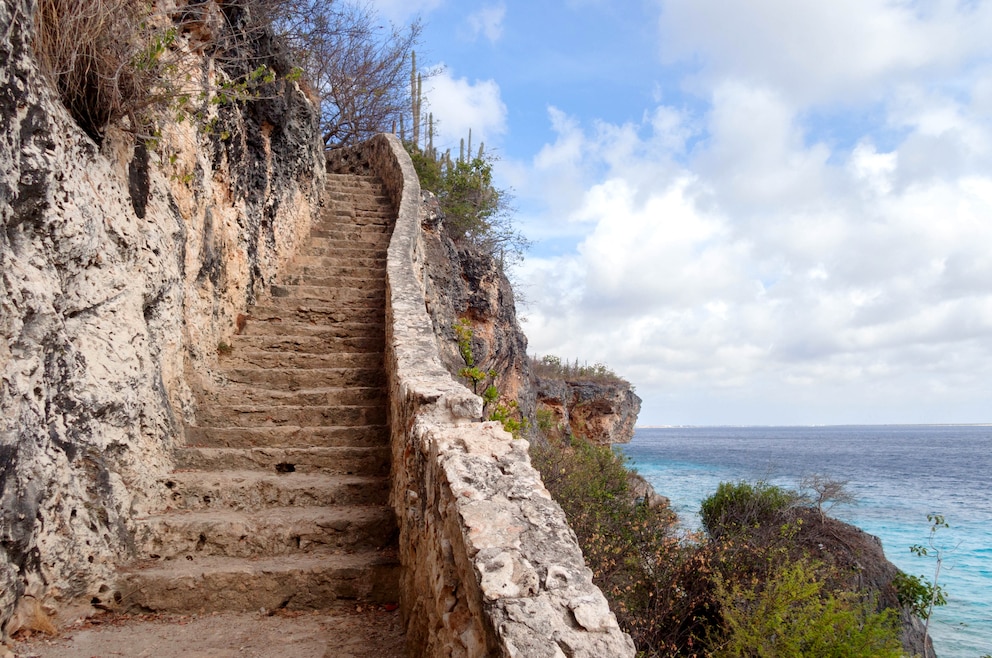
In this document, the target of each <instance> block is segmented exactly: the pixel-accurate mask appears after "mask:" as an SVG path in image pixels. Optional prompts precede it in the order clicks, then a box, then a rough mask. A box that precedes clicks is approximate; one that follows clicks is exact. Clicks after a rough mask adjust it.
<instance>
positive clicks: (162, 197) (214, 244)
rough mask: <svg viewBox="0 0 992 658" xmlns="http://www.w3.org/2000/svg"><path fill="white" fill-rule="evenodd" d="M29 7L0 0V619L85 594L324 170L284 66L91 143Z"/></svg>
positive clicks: (121, 547)
mask: <svg viewBox="0 0 992 658" xmlns="http://www.w3.org/2000/svg"><path fill="white" fill-rule="evenodd" d="M32 10H33V2H31V1H30V0H0V61H2V62H3V66H2V67H0V214H2V215H0V216H2V222H3V231H2V232H0V272H2V277H0V510H2V511H0V623H2V626H3V631H4V633H9V632H12V631H13V630H15V629H16V628H17V627H19V626H27V627H32V626H34V627H40V626H44V625H46V624H51V619H50V618H51V617H57V616H58V614H59V613H60V612H63V611H65V605H66V604H67V603H68V602H72V601H84V602H86V603H89V602H90V601H91V600H92V601H93V602H94V603H96V604H97V605H102V604H103V602H102V601H101V599H100V597H101V596H105V594H104V592H105V591H106V590H107V585H106V584H105V583H106V581H107V579H108V578H109V577H110V576H111V574H112V572H113V570H114V568H115V566H116V565H117V564H118V563H119V562H121V561H123V560H125V559H127V557H128V556H129V555H130V554H131V552H132V550H133V546H132V533H133V530H134V524H133V518H134V516H135V515H136V514H140V513H142V510H143V509H144V506H145V503H146V501H145V500H144V496H143V493H142V492H144V491H147V490H149V487H150V486H151V485H152V484H153V483H154V481H155V480H156V478H157V477H158V476H160V475H162V474H163V473H164V472H166V471H167V470H168V469H169V468H171V466H172V461H171V450H172V448H173V447H174V446H175V445H176V444H177V442H178V441H179V440H180V437H181V433H182V426H183V422H184V420H185V419H186V418H188V417H189V416H190V414H191V413H192V411H193V407H192V397H191V395H190V390H189V387H188V386H187V385H186V384H185V383H184V378H185V377H186V376H187V375H188V376H189V377H190V378H191V379H192V380H194V381H197V380H203V379H209V377H210V372H211V367H212V365H213V363H214V362H215V360H216V352H217V348H218V344H219V343H220V342H221V341H222V340H224V339H225V338H227V337H229V336H230V335H231V334H232V333H233V332H234V331H235V325H236V321H237V316H238V314H239V313H242V312H243V311H244V309H245V307H246V306H247V304H248V302H249V301H250V300H252V299H253V298H254V296H255V293H256V290H257V289H258V287H259V286H260V285H264V284H265V283H267V282H268V281H269V280H271V279H272V278H273V277H274V276H275V275H276V273H277V272H279V271H280V269H281V268H282V266H283V265H284V263H285V262H286V261H287V260H288V259H289V258H290V257H291V256H292V255H293V253H294V251H295V249H296V246H297V244H298V243H299V242H300V240H301V239H302V237H303V236H305V235H306V234H307V233H308V231H309V227H310V224H311V222H312V219H313V217H314V215H315V213H316V211H317V206H318V201H319V194H320V190H321V188H322V185H323V180H322V175H323V173H322V172H323V168H322V166H321V151H320V146H319V142H318V140H317V129H316V128H317V126H316V118H317V116H316V112H315V109H314V107H313V106H312V104H311V103H310V102H309V101H308V100H307V99H306V97H305V96H304V95H303V94H302V93H301V91H300V90H299V88H297V87H296V85H295V84H292V83H287V84H282V85H280V86H278V87H277V88H276V89H274V90H273V92H274V93H273V94H272V97H271V98H267V99H265V100H260V101H257V102H249V103H245V104H231V105H225V106H223V107H221V108H219V109H218V110H216V111H217V112H218V114H217V125H219V126H222V127H223V131H221V132H213V133H206V134H202V133H197V132H196V130H195V128H193V127H192V126H190V125H189V123H188V122H187V123H186V124H182V125H179V124H166V125H164V126H163V135H162V139H161V142H160V143H159V145H158V146H157V147H156V148H155V149H154V150H146V149H145V148H144V146H143V145H141V144H139V145H138V146H135V143H134V140H133V138H131V137H130V135H128V134H126V133H123V132H120V131H114V130H111V131H109V132H108V134H107V137H106V138H105V140H104V141H103V143H102V144H101V145H99V146H98V145H96V144H95V143H94V142H93V141H92V140H91V139H90V138H89V137H88V136H87V135H86V134H85V133H84V132H83V131H82V130H81V129H80V128H79V127H78V126H77V125H76V124H75V123H74V122H73V120H72V119H71V118H70V116H69V114H68V113H67V112H66V111H65V109H64V108H63V107H62V106H61V104H60V103H59V101H58V100H57V99H56V98H55V96H54V95H53V94H52V93H51V92H50V90H49V89H48V87H47V86H46V83H45V81H44V80H43V79H42V77H41V76H40V74H39V72H38V70H37V67H36V65H35V63H34V61H33V59H32V55H31V51H30V46H29V44H30V39H31V35H30V18H29V17H30V16H31V13H32ZM260 54H262V53H260ZM262 55H263V56H264V54H262ZM203 69H204V70H205V71H207V72H208V73H210V74H211V75H213V74H214V73H215V71H214V64H213V62H211V61H209V60H204V62H203ZM222 136H223V138H222ZM15 611H16V614H15Z"/></svg>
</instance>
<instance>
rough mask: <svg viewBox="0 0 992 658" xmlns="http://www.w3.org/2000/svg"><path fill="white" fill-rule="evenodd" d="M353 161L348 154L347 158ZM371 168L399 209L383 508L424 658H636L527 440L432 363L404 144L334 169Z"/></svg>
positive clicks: (387, 144) (417, 649) (414, 648)
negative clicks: (394, 523)
mask: <svg viewBox="0 0 992 658" xmlns="http://www.w3.org/2000/svg"><path fill="white" fill-rule="evenodd" d="M356 156H357V157H356ZM366 165H367V166H370V167H371V168H372V169H373V170H374V171H375V172H376V173H377V174H378V175H379V176H380V177H381V178H382V180H383V181H384V183H385V184H386V186H387V188H388V189H389V190H390V193H391V194H392V195H393V200H394V203H395V204H396V207H397V211H398V213H397V214H398V219H397V223H396V228H395V230H394V233H393V238H392V241H391V243H390V248H389V255H388V270H387V271H388V275H387V276H388V295H387V310H386V313H387V329H386V331H387V345H386V366H387V373H388V376H389V386H390V406H391V410H390V422H391V426H392V452H393V456H392V457H393V473H392V494H391V500H392V504H393V507H394V509H395V511H396V514H397V519H398V523H399V528H400V556H401V561H402V564H403V576H402V583H401V592H402V597H403V601H402V609H403V613H404V620H405V623H406V627H407V637H408V642H409V647H410V651H411V653H413V654H415V655H424V656H454V657H460V656H520V657H521V658H522V657H527V658H541V657H545V656H547V657H551V656H570V657H576V658H578V657H589V658H592V657H597V658H599V657H603V656H633V655H634V653H635V650H634V645H633V642H632V641H631V639H630V637H629V636H627V635H626V634H625V633H623V632H622V631H621V630H620V628H619V627H618V626H617V622H616V618H615V616H614V615H613V613H611V612H610V610H609V607H608V604H607V602H606V599H605V597H604V596H603V594H602V592H600V590H599V589H598V588H597V587H596V586H595V585H593V583H592V573H591V572H590V571H589V569H588V568H587V567H586V566H585V563H584V561H583V559H582V553H581V551H580V549H579V547H578V544H577V542H576V538H575V534H574V533H573V532H572V530H571V529H570V528H569V527H568V524H567V522H566V520H565V516H564V513H563V512H562V511H561V508H560V507H559V506H558V504H557V503H555V502H554V501H553V500H552V499H551V496H550V495H549V494H548V492H547V490H546V489H545V488H544V485H543V484H542V483H541V477H540V475H539V474H538V472H537V471H536V470H535V469H534V468H533V467H532V466H531V464H530V458H529V454H528V443H527V442H526V441H524V440H520V439H514V438H513V437H512V436H511V435H510V434H509V433H507V432H506V431H504V430H503V429H502V427H501V426H500V425H499V424H498V423H494V422H485V423H484V422H479V420H478V419H479V418H480V417H481V416H482V401H481V399H480V398H479V397H477V396H475V395H473V394H472V393H470V392H469V390H468V389H467V388H465V387H464V386H462V385H461V384H459V383H457V382H456V381H454V380H453V379H452V377H451V376H450V374H449V373H448V371H447V370H445V368H444V366H443V365H442V363H441V359H440V357H439V353H438V347H437V342H436V339H435V336H434V333H433V329H432V324H431V320H430V318H429V317H428V314H427V310H426V308H425V302H424V287H423V246H422V242H421V227H420V207H421V203H420V199H421V196H420V185H419V183H418V181H417V176H416V172H415V171H414V169H413V164H412V162H411V161H410V159H409V157H408V155H407V154H406V152H405V151H404V150H403V147H402V145H401V144H400V142H399V140H398V139H397V138H396V137H395V136H392V135H380V136H378V137H376V138H374V139H373V140H371V141H370V142H369V143H368V144H366V145H365V146H364V147H362V151H361V152H360V153H357V154H356V153H352V154H350V155H348V154H344V153H339V154H337V155H335V156H333V157H332V158H331V160H329V167H331V168H332V169H333V170H338V171H349V168H357V169H353V170H354V171H360V170H361V168H363V167H365V166H366Z"/></svg>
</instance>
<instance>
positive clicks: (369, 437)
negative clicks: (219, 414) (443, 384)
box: [186, 422, 389, 449]
mask: <svg viewBox="0 0 992 658" xmlns="http://www.w3.org/2000/svg"><path fill="white" fill-rule="evenodd" d="M186 441H187V445H189V446H197V447H207V448H210V447H214V448H252V447H265V448H267V449H270V448H271V449H275V448H287V449H288V448H308V447H314V446H316V447H337V446H349V447H351V446H355V447H359V446H384V445H387V444H388V443H389V427H388V426H386V424H385V423H384V422H383V423H377V424H369V425H352V426H329V427H300V426H297V425H284V426H281V427H273V426H269V427H211V426H196V425H188V426H187V427H186ZM315 449H316V448H315Z"/></svg>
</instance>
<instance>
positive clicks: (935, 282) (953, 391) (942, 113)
mask: <svg viewBox="0 0 992 658" xmlns="http://www.w3.org/2000/svg"><path fill="white" fill-rule="evenodd" d="M373 4H374V5H375V7H376V8H377V9H378V10H379V11H380V12H381V13H382V14H383V15H384V16H386V17H387V18H388V19H389V20H391V21H394V22H396V23H397V24H405V23H408V22H409V21H411V20H413V19H415V18H417V17H419V18H420V19H421V20H422V22H423V25H424V39H423V45H422V46H421V48H420V50H419V52H418V60H419V62H420V63H421V68H422V69H426V68H427V67H428V66H429V65H430V66H434V67H437V70H438V71H439V72H438V73H436V74H435V75H434V76H433V77H431V78H430V79H429V80H428V81H426V82H425V83H424V88H425V96H426V97H427V102H426V103H425V104H428V105H429V110H430V111H431V112H433V114H434V116H435V117H436V119H437V121H438V132H439V137H438V138H437V139H436V144H437V143H440V144H441V145H442V146H452V147H453V148H454V150H455V151H457V149H458V142H459V139H460V138H461V137H463V136H466V135H467V132H468V130H469V128H471V129H472V131H473V143H474V144H477V143H478V142H479V141H480V140H483V141H484V142H485V144H486V149H487V151H489V152H490V153H493V154H495V155H496V156H497V157H498V158H499V162H498V163H497V165H496V172H495V173H496V178H497V184H498V186H500V187H503V188H507V189H509V190H511V191H512V193H513V195H514V202H513V204H514V207H515V208H516V221H517V226H518V228H519V229H520V230H521V231H522V232H523V233H524V234H525V235H526V236H527V237H528V238H529V239H530V240H531V241H532V242H533V246H532V247H531V249H530V250H529V252H528V253H527V254H526V257H525V259H524V261H523V262H522V263H521V264H520V265H519V266H517V267H516V268H515V270H514V272H513V278H514V280H515V284H516V288H517V290H518V294H519V295H520V296H521V297H522V298H523V299H522V300H520V301H518V306H519V308H518V312H519V314H520V315H521V316H522V317H523V318H524V323H523V328H524V331H525V332H526V334H527V336H528V339H529V345H530V352H531V353H532V354H537V355H543V354H554V355H557V356H559V357H561V358H564V359H576V358H577V359H579V360H580V361H584V362H588V363H589V364H595V363H603V364H606V365H608V366H609V367H611V368H612V369H613V370H614V371H616V372H617V373H618V374H620V375H621V376H623V377H625V378H626V379H628V380H630V381H631V382H632V383H633V384H634V385H635V387H636V390H637V393H638V395H640V396H641V398H642V399H643V401H644V402H643V407H642V411H641V415H640V421H639V422H640V424H641V425H761V424H770V425H774V424H788V425H811V424H847V423H982V422H992V38H990V37H992V1H988V0H977V1H976V0H917V1H911V0H831V1H830V2H826V1H813V0H746V1H745V0H622V1H621V0H541V1H540V2H535V1H534V0H502V1H499V0H495V1H486V0H483V1H478V2H474V1H466V0H374V2H373Z"/></svg>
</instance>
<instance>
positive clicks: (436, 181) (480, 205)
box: [406, 142, 529, 262]
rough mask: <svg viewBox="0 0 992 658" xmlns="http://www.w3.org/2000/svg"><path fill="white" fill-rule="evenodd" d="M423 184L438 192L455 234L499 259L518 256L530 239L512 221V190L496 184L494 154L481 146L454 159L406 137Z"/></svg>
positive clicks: (451, 232)
mask: <svg viewBox="0 0 992 658" xmlns="http://www.w3.org/2000/svg"><path fill="white" fill-rule="evenodd" d="M406 147H407V151H408V152H409V153H410V158H411V159H412V160H413V166H414V168H415V169H416V170H417V176H418V178H419V179H420V185H421V187H422V188H423V189H425V190H429V191H431V192H433V193H434V194H435V195H436V196H437V200H438V203H439V205H440V206H441V212H443V213H444V223H445V226H446V227H447V229H448V233H449V235H450V236H451V239H452V240H454V241H455V242H456V243H459V244H467V245H471V246H474V247H476V248H478V249H480V250H482V251H483V252H485V253H488V254H491V255H493V256H494V257H496V258H497V259H498V260H500V261H501V262H504V261H506V260H511V261H512V260H516V259H517V258H519V257H520V256H521V255H522V254H523V252H524V250H526V248H527V246H528V244H529V243H528V241H527V240H526V238H524V237H523V236H522V235H521V234H520V233H519V231H517V230H516V228H515V227H514V226H513V219H512V208H511V207H510V199H511V197H510V193H509V192H507V191H506V190H503V189H500V188H498V187H496V186H495V185H494V184H493V164H494V163H495V162H496V160H495V158H494V157H493V156H492V155H490V154H488V153H485V152H483V151H482V149H480V151H479V153H478V155H476V156H475V157H471V158H465V159H462V158H459V159H457V160H452V159H451V157H450V155H438V154H436V153H434V152H433V151H430V150H421V149H420V148H419V147H418V146H417V145H416V144H415V143H413V142H407V144H406Z"/></svg>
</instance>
